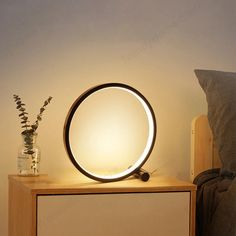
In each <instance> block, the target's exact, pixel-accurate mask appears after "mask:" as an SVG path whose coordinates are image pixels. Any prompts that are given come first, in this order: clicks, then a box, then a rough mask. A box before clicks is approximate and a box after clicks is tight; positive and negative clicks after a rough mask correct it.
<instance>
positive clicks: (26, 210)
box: [8, 178, 37, 236]
mask: <svg viewBox="0 0 236 236" xmlns="http://www.w3.org/2000/svg"><path fill="white" fill-rule="evenodd" d="M8 207H9V211H8V221H9V222H8V232H9V233H8V235H9V236H36V227H37V226H36V198H35V196H34V195H32V194H31V192H30V191H29V190H28V189H26V188H24V186H23V185H21V184H20V183H19V182H17V181H15V180H14V179H10V178H9V198H8Z"/></svg>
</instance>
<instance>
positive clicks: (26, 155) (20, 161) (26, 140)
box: [17, 132, 41, 176]
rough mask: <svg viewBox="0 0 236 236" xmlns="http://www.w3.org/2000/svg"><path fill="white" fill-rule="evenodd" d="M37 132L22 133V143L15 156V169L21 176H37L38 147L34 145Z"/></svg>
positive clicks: (38, 164) (38, 165) (38, 162)
mask: <svg viewBox="0 0 236 236" xmlns="http://www.w3.org/2000/svg"><path fill="white" fill-rule="evenodd" d="M36 139H37V133H32V132H28V133H27V132H26V133H24V134H22V140H23V144H22V146H21V147H20V148H19V151H18V156H17V171H18V175H21V176H37V175H39V167H40V155H41V153H40V148H39V147H38V146H37V145H36Z"/></svg>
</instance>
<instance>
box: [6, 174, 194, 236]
mask: <svg viewBox="0 0 236 236" xmlns="http://www.w3.org/2000/svg"><path fill="white" fill-rule="evenodd" d="M78 178H79V179H78ZM195 203H196V186H195V185H193V184H191V183H188V182H183V181H179V180H176V179H174V178H169V177H163V176H155V177H151V178H150V180H149V181H148V182H142V181H140V180H138V179H132V178H131V179H127V180H123V181H119V182H114V183H99V182H95V181H93V180H89V179H87V178H86V179H84V178H81V179H80V177H77V178H76V177H75V178H65V179H63V180H62V179H55V178H50V176H46V175H42V176H39V177H19V176H9V236H36V235H37V236H52V235H57V236H60V235H61V236H62V235H63V236H64V235H68V236H78V235H81V236H118V235H119V236H133V235H135V236H141V235H148V236H152V235H158V236H173V235H175V236H194V235H195V233H194V231H195Z"/></svg>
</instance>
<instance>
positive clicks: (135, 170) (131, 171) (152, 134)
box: [63, 83, 157, 182]
mask: <svg viewBox="0 0 236 236" xmlns="http://www.w3.org/2000/svg"><path fill="white" fill-rule="evenodd" d="M106 88H118V89H123V90H126V91H128V92H130V93H131V94H133V95H134V96H135V97H136V98H137V99H138V100H139V102H140V103H142V105H143V107H144V109H145V112H146V114H147V117H148V121H149V136H148V140H147V144H146V147H145V149H144V151H143V153H142V154H143V155H141V156H142V158H139V159H138V161H136V163H134V164H133V165H132V166H130V167H129V168H127V170H125V171H123V172H121V173H119V174H114V175H111V176H100V175H96V174H93V173H91V172H89V171H87V170H86V169H84V168H83V167H82V166H81V165H80V164H79V163H78V162H77V161H76V159H75V157H74V155H73V153H72V150H71V146H70V126H71V122H72V119H73V116H74V114H75V112H76V110H77V109H78V108H79V106H80V104H81V103H82V102H83V101H84V100H85V99H86V98H87V97H89V96H90V95H92V94H93V93H95V92H97V91H99V90H102V89H106ZM156 129H157V125H156V118H155V113H154V111H153V109H152V107H151V105H150V103H149V102H148V100H147V99H146V98H145V97H144V96H143V95H142V94H141V93H140V92H139V91H138V90H136V89H134V88H133V87H131V86H129V85H126V84H122V83H106V84H101V85H97V86H95V87H92V88H90V89H88V90H87V91H85V92H84V93H82V94H81V95H80V96H79V97H78V98H77V99H76V100H75V102H74V103H73V104H72V106H71V108H70V110H69V113H68V115H67V118H66V120H65V124H64V135H63V136H64V144H65V148H66V151H67V153H68V156H69V158H70V160H71V162H72V163H73V165H74V166H75V167H76V168H77V169H78V170H79V171H80V172H81V173H83V174H84V175H85V176H87V177H89V178H91V179H94V180H96V181H100V182H113V181H119V180H122V179H125V178H127V177H129V176H131V175H136V176H137V175H139V173H140V170H143V169H141V167H142V166H143V165H144V163H145V162H146V161H147V159H148V158H149V156H150V154H151V152H152V150H153V147H154V144H155V140H156ZM150 130H151V131H150ZM146 173H148V172H146ZM139 177H140V178H141V179H142V176H139ZM148 179H149V177H148V178H147V179H146V180H143V181H147V180H148Z"/></svg>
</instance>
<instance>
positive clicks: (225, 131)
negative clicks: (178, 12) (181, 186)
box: [191, 70, 236, 236]
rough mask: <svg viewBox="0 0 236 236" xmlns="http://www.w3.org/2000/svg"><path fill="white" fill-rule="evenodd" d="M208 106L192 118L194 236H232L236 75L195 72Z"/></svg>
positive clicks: (235, 222)
mask: <svg viewBox="0 0 236 236" xmlns="http://www.w3.org/2000/svg"><path fill="white" fill-rule="evenodd" d="M195 74H196V77H197V79H198V82H199V84H200V86H201V88H202V89H203V91H204V93H205V96H206V101H207V105H208V113H207V115H201V116H198V117H196V118H194V120H193V122H192V141H191V145H192V147H191V152H192V153H191V177H192V179H193V182H194V183H195V184H196V185H197V207H196V209H197V211H196V235H197V236H236V178H235V176H236V73H232V72H222V71H212V70H195Z"/></svg>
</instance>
